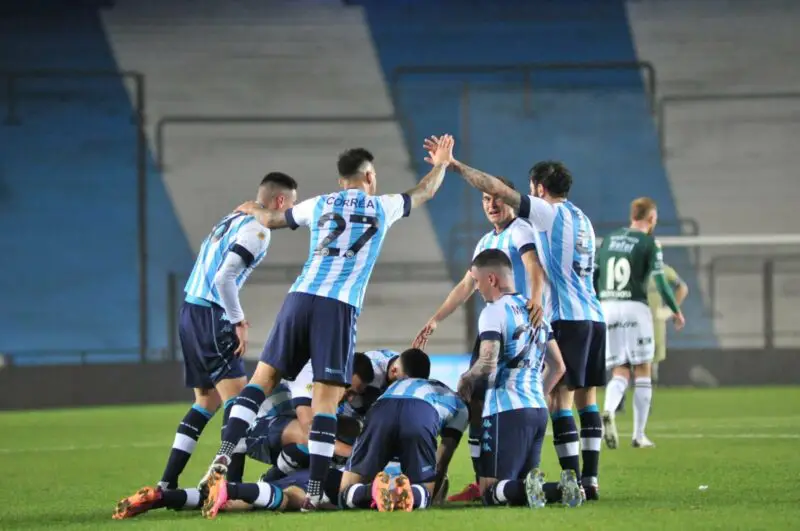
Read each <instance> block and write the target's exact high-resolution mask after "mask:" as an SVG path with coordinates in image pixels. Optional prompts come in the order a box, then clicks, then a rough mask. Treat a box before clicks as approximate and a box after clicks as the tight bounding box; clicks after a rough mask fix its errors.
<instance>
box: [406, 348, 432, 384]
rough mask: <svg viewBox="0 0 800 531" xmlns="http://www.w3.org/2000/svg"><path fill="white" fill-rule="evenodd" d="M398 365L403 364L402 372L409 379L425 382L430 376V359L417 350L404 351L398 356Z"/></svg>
mask: <svg viewBox="0 0 800 531" xmlns="http://www.w3.org/2000/svg"><path fill="white" fill-rule="evenodd" d="M400 363H402V364H403V372H405V373H406V376H408V377H409V378H422V379H424V380H427V379H428V378H429V377H430V375H431V359H430V358H429V357H428V355H427V354H425V352H423V351H422V350H420V349H418V348H410V349H408V350H404V351H403V352H402V353H401V354H400Z"/></svg>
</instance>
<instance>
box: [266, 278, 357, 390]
mask: <svg viewBox="0 0 800 531" xmlns="http://www.w3.org/2000/svg"><path fill="white" fill-rule="evenodd" d="M356 318H357V313H356V309H355V307H354V306H351V305H349V304H346V303H344V302H341V301H338V300H336V299H331V298H329V297H319V296H317V295H310V294H308V293H296V292H293V293H289V294H288V295H286V299H285V300H284V301H283V305H282V306H281V309H280V311H279V312H278V316H277V317H276V318H275V324H274V325H273V326H272V332H270V334H269V339H267V344H266V345H264V352H262V353H261V361H263V362H264V363H266V364H268V365H271V366H272V367H275V368H276V369H277V370H278V371H279V372H280V373H281V375H282V376H283V377H284V378H286V379H287V380H294V379H295V378H296V377H297V375H298V374H299V373H300V370H301V369H302V368H303V366H304V365H305V364H306V362H307V361H308V360H309V359H310V360H311V368H312V369H313V371H314V381H315V382H327V383H335V384H342V385H350V379H351V377H352V376H353V355H354V354H355V345H356Z"/></svg>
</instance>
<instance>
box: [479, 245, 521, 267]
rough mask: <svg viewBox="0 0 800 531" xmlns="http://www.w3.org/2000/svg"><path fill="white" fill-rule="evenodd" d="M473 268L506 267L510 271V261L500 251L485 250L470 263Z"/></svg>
mask: <svg viewBox="0 0 800 531" xmlns="http://www.w3.org/2000/svg"><path fill="white" fill-rule="evenodd" d="M472 266H473V267H478V268H481V267H507V268H508V269H511V260H509V258H508V255H506V253H504V252H503V251H501V250H500V249H486V250H484V251H481V252H480V253H478V256H476V257H475V259H474V260H473V261H472Z"/></svg>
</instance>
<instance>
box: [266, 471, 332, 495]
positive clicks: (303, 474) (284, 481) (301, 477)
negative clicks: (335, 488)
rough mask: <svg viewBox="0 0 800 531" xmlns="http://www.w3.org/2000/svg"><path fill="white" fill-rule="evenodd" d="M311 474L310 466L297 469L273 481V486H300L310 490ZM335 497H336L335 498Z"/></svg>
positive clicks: (281, 487) (282, 487) (285, 487)
mask: <svg viewBox="0 0 800 531" xmlns="http://www.w3.org/2000/svg"><path fill="white" fill-rule="evenodd" d="M310 476H311V470H309V469H308V468H306V469H303V470H296V471H294V472H292V473H291V474H289V475H288V476H285V477H282V478H281V479H279V480H277V481H275V482H274V483H272V485H273V486H275V487H278V488H279V489H288V488H289V487H299V488H301V489H303V490H308V479H309V477H310ZM334 499H335V498H334Z"/></svg>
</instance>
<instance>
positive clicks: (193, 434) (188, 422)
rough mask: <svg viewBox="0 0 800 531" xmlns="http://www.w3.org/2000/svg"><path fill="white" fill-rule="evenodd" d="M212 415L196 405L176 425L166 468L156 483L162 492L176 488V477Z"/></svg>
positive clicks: (184, 465) (187, 460)
mask: <svg viewBox="0 0 800 531" xmlns="http://www.w3.org/2000/svg"><path fill="white" fill-rule="evenodd" d="M213 415H214V413H212V412H210V411H206V410H205V409H203V408H202V407H200V406H198V405H197V404H195V405H193V406H192V407H191V408H189V411H187V412H186V415H185V416H184V417H183V420H182V421H181V423H180V424H178V430H177V433H175V440H174V441H173V442H172V450H171V451H170V453H169V458H168V459H167V466H166V467H165V468H164V473H163V474H162V475H161V481H159V483H158V485H159V486H160V487H161V488H162V490H166V489H175V488H177V487H178V477H179V476H180V475H181V472H183V469H184V468H186V464H187V463H188V462H189V458H190V457H192V452H194V449H195V447H196V446H197V440H198V439H199V438H200V434H201V433H203V429H205V427H206V424H208V421H209V420H211V417H212V416H213Z"/></svg>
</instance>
